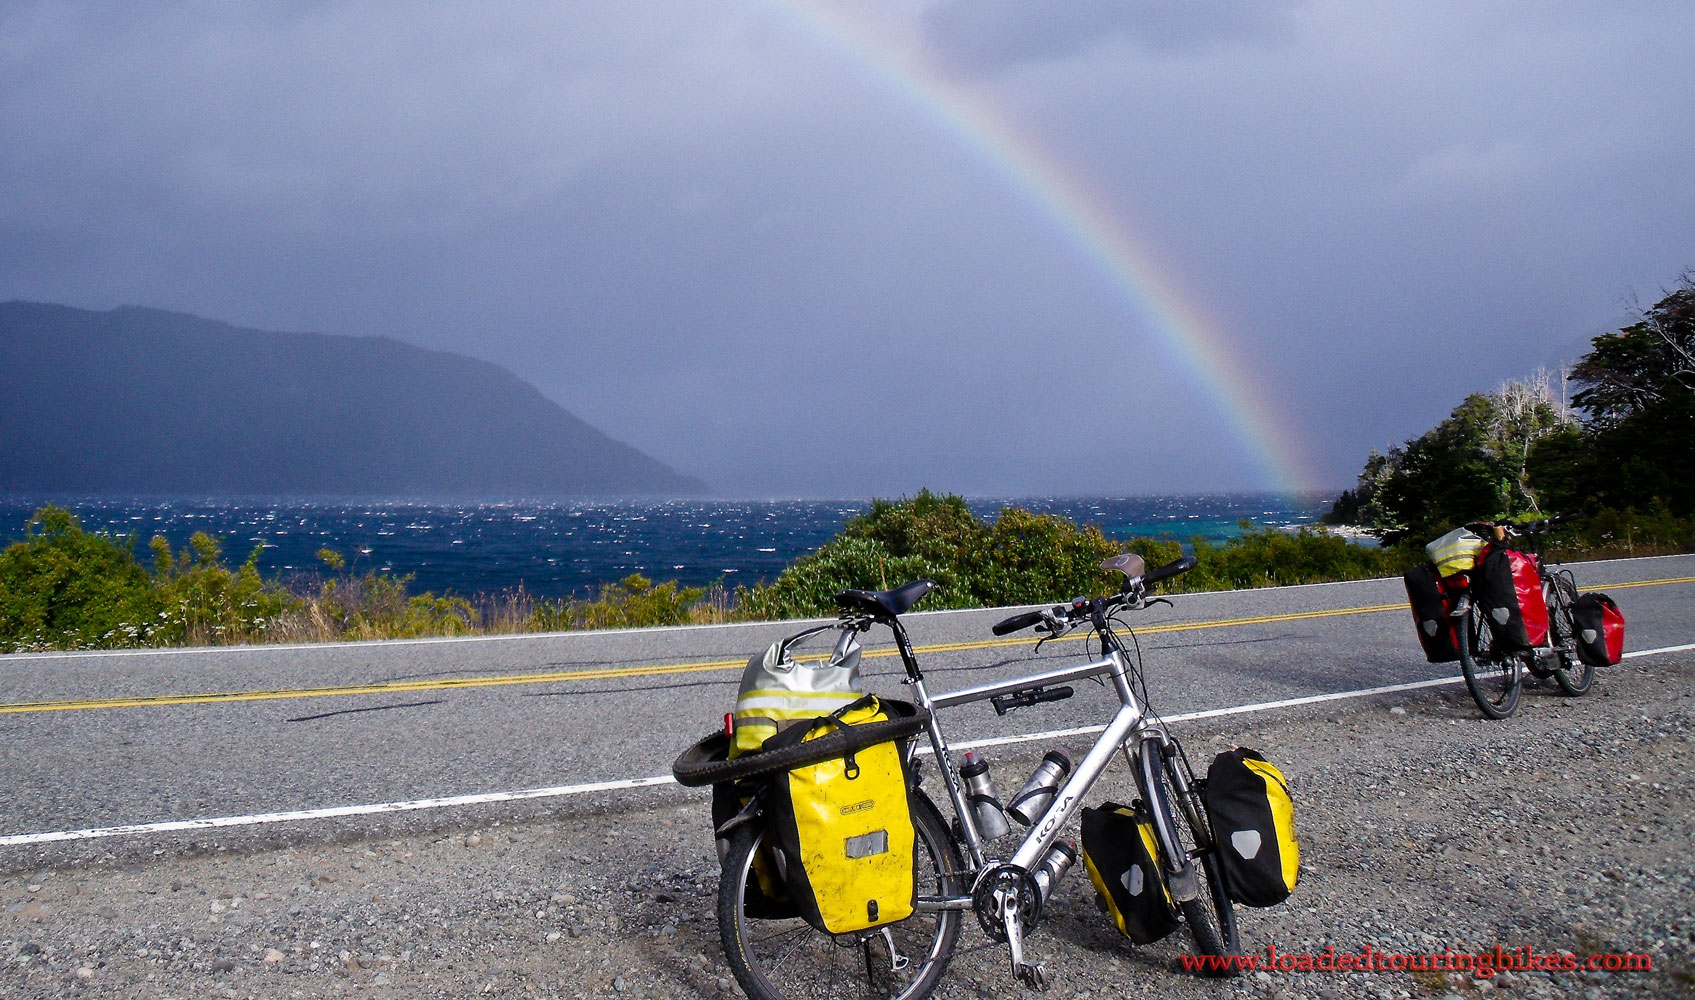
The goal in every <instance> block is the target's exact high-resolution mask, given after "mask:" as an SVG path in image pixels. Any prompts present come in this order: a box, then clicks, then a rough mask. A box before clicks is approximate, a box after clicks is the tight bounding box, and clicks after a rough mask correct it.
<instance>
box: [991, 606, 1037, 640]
mask: <svg viewBox="0 0 1695 1000" xmlns="http://www.w3.org/2000/svg"><path fill="white" fill-rule="evenodd" d="M1045 617H1046V615H1044V614H1043V613H1042V612H1040V611H1026V612H1024V613H1023V614H1021V615H1013V616H1012V617H1011V618H1004V619H1002V620H1001V621H998V622H996V623H995V626H994V628H992V629H990V631H992V632H994V633H995V634H996V635H1006V634H1007V633H1008V632H1017V631H1018V630H1019V629H1026V628H1029V627H1030V626H1032V625H1039V624H1041V622H1042V619H1043V618H1045Z"/></svg>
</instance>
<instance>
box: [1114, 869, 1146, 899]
mask: <svg viewBox="0 0 1695 1000" xmlns="http://www.w3.org/2000/svg"><path fill="white" fill-rule="evenodd" d="M1119 881H1120V882H1123V883H1124V888H1125V889H1126V890H1128V891H1129V893H1130V895H1132V896H1140V895H1141V894H1142V887H1143V886H1145V885H1146V884H1147V882H1146V881H1145V880H1144V879H1143V878H1142V866H1141V865H1131V866H1130V870H1129V871H1127V872H1125V873H1124V874H1123V876H1121V877H1120V878H1119Z"/></svg>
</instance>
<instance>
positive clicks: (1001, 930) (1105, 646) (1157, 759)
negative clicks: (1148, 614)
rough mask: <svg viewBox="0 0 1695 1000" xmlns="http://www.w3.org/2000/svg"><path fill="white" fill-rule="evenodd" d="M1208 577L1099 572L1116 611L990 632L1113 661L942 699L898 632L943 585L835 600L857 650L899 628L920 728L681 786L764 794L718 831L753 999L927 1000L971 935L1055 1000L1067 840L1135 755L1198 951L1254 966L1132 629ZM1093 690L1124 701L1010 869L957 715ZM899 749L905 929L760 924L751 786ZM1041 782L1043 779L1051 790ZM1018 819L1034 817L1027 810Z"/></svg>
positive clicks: (723, 767)
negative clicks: (1049, 944)
mask: <svg viewBox="0 0 1695 1000" xmlns="http://www.w3.org/2000/svg"><path fill="white" fill-rule="evenodd" d="M1195 565H1196V562H1195V560H1194V559H1193V558H1191V557H1185V558H1183V559H1179V560H1177V561H1176V562H1173V563H1170V564H1169V565H1166V566H1161V567H1159V568H1157V569H1154V570H1151V571H1149V570H1147V568H1146V565H1145V563H1144V562H1143V560H1142V558H1141V557H1140V556H1137V555H1132V554H1123V555H1118V556H1114V557H1112V558H1110V559H1108V560H1106V562H1104V563H1103V564H1102V568H1103V569H1105V570H1108V571H1116V572H1117V573H1119V574H1122V576H1123V578H1124V584H1123V587H1122V588H1121V589H1120V590H1119V591H1118V592H1117V593H1115V594H1111V595H1109V596H1105V597H1094V598H1079V599H1077V600H1075V601H1073V602H1071V603H1070V604H1069V605H1061V606H1059V607H1055V608H1053V609H1051V610H1044V611H1032V612H1027V613H1024V614H1019V615H1015V616H1013V617H1011V618H1007V619H1005V620H1004V621H1001V622H1000V623H998V624H996V625H995V626H994V629H993V631H994V633H995V634H996V635H1005V634H1008V633H1011V632H1016V631H1019V630H1022V629H1034V630H1035V631H1036V632H1037V633H1040V635H1041V639H1040V641H1042V642H1045V641H1047V640H1049V639H1053V638H1057V637H1059V636H1063V635H1065V634H1067V633H1070V632H1073V631H1075V630H1080V629H1088V630H1091V631H1092V632H1093V633H1094V635H1095V636H1096V637H1098V640H1099V644H1100V650H1101V655H1100V657H1099V658H1098V659H1093V660H1089V661H1088V662H1084V663H1077V664H1074V665H1071V666H1063V667H1058V668H1056V669H1051V670H1046V671H1043V672H1040V673H1034V674H1030V675H1028V676H1023V677H1015V678H1010V679H1007V680H997V681H993V682H990V683H986V684H980V685H976V686H973V687H967V688H962V689H959V690H954V691H945V692H941V693H934V692H932V691H931V690H930V688H929V685H928V683H927V681H926V679H925V676H924V672H923V670H922V669H921V667H920V665H919V662H918V659H917V657H916V656H915V655H914V652H913V648H912V643H911V641H910V640H909V639H908V637H907V633H906V629H905V627H904V626H903V625H902V623H901V620H900V616H901V615H902V614H904V613H905V612H906V611H908V610H909V609H910V608H911V607H912V606H913V605H914V604H916V603H917V602H918V601H919V600H920V599H921V598H922V597H923V596H924V595H925V594H926V593H928V592H929V591H930V590H931V588H932V587H933V586H934V583H933V582H932V581H929V580H917V581H914V582H912V583H909V584H906V585H905V586H902V587H897V588H895V589H893V590H887V591H859V590H849V591H844V592H842V593H840V594H838V595H836V602H837V604H838V605H839V607H840V608H841V615H840V618H839V620H838V621H837V622H835V623H834V624H832V625H830V626H825V628H827V629H828V628H834V629H840V630H842V632H843V633H844V636H846V635H851V634H853V633H856V632H864V631H866V630H868V629H870V628H871V627H872V626H874V625H881V626H884V627H886V628H888V629H889V631H890V632H892V633H893V635H894V641H895V647H896V649H897V650H898V652H899V654H900V658H901V662H902V664H903V665H904V666H905V673H906V676H905V678H904V681H903V683H905V684H906V685H908V686H909V687H910V688H911V689H912V694H913V701H914V702H915V703H916V708H915V711H913V712H912V714H910V715H904V714H898V713H897V714H892V715H891V717H890V718H889V720H888V721H886V722H875V723H872V724H870V725H865V726H855V727H852V730H850V731H841V732H835V733H832V734H830V735H829V736H827V737H825V738H823V739H817V740H810V741H808V742H805V743H799V744H796V745H793V746H788V747H784V748H782V749H776V750H767V751H766V752H763V753H756V754H752V755H750V756H743V757H738V758H736V759H733V760H727V759H724V758H725V751H726V747H727V742H728V738H727V737H726V736H725V735H723V734H718V735H715V736H713V737H708V738H707V739H706V740H703V741H702V742H700V743H697V744H696V745H695V746H694V747H691V748H690V749H689V750H688V751H686V752H685V753H684V754H683V755H682V756H681V757H679V758H678V760H677V762H676V764H675V766H674V768H673V771H674V774H675V775H676V777H677V779H678V780H679V781H680V782H681V783H683V784H685V785H697V786H698V785H706V784H721V783H734V782H747V783H746V784H744V785H741V786H739V787H743V788H746V789H749V790H750V795H749V797H748V799H747V802H746V805H745V807H744V808H742V809H741V810H740V812H739V813H736V814H735V816H734V817H733V818H731V819H730V820H729V821H728V822H726V823H724V824H722V825H721V826H720V827H719V829H718V836H719V838H720V841H719V843H720V853H721V856H722V860H723V874H722V879H721V883H720V886H719V892H718V924H719V930H720V934H721V936H722V939H723V943H724V950H725V954H726V957H727V959H728V961H729V964H730V968H731V971H732V972H733V973H734V975H735V977H736V980H737V981H738V982H739V983H740V984H741V986H742V988H743V990H745V991H746V993H747V995H748V996H749V997H752V998H755V1000H800V998H830V1000H841V998H845V997H894V998H901V1000H918V998H922V997H925V996H927V995H929V993H930V992H931V991H932V990H934V989H935V988H936V986H937V985H938V983H939V982H940V980H941V978H942V976H943V974H944V973H945V972H946V970H947V965H948V960H949V959H950V958H951V957H952V955H953V953H954V949H955V947H956V945H957V943H958V939H959V934H960V929H961V926H962V925H963V924H964V923H965V922H966V921H967V919H968V918H971V919H974V920H975V922H976V924H977V925H978V926H979V927H980V928H981V930H982V931H983V933H985V934H986V935H988V937H989V938H990V939H991V940H992V941H993V942H996V943H998V944H1000V945H1004V946H1005V948H1006V955H1007V958H1008V961H1009V963H1010V971H1011V973H1012V975H1013V976H1014V977H1015V978H1016V979H1017V980H1018V981H1020V982H1021V983H1023V984H1024V985H1026V986H1028V987H1031V988H1035V989H1046V988H1047V987H1048V985H1049V983H1050V973H1049V972H1048V970H1047V969H1046V967H1045V966H1044V964H1043V963H1042V962H1039V961H1036V960H1034V958H1033V957H1032V951H1033V948H1032V944H1031V935H1032V933H1033V932H1034V931H1036V929H1037V928H1038V927H1039V926H1040V925H1041V923H1042V919H1043V910H1044V906H1045V905H1046V903H1047V901H1048V899H1049V897H1050V895H1051V894H1052V892H1053V891H1054V888H1055V885H1056V884H1057V882H1058V881H1059V879H1060V878H1061V877H1063V876H1064V875H1065V874H1066V872H1067V871H1068V870H1069V869H1070V868H1071V867H1072V865H1071V862H1072V860H1073V859H1075V858H1076V851H1075V849H1074V848H1073V847H1072V846H1071V845H1070V844H1068V843H1065V842H1062V840H1061V837H1062V834H1063V832H1064V831H1065V830H1066V829H1067V828H1068V827H1069V825H1070V823H1071V822H1072V820H1073V819H1074V818H1075V817H1077V815H1078V813H1079V811H1080V809H1081V808H1082V806H1083V803H1084V798H1085V797H1086V796H1087V795H1088V794H1089V792H1090V790H1091V789H1092V788H1093V787H1094V786H1095V783H1096V781H1097V780H1098V779H1099V778H1100V776H1101V774H1102V773H1103V772H1104V771H1105V769H1106V767H1107V765H1108V764H1110V763H1111V762H1112V760H1113V758H1114V757H1116V756H1119V755H1120V754H1122V755H1123V758H1124V759H1125V761H1126V762H1127V763H1128V765H1129V767H1130V771H1131V775H1132V777H1133V779H1134V782H1135V787H1136V792H1137V794H1138V795H1139V796H1140V797H1141V801H1142V802H1143V803H1145V805H1146V810H1147V813H1148V815H1149V816H1150V817H1151V821H1152V822H1151V827H1152V834H1153V840H1154V850H1153V852H1152V853H1153V855H1154V857H1155V858H1156V859H1157V863H1158V866H1159V868H1160V875H1161V876H1162V880H1163V883H1164V886H1165V891H1166V892H1167V894H1168V896H1169V900H1170V903H1171V904H1172V906H1173V907H1174V909H1175V910H1176V911H1177V912H1178V913H1180V914H1181V916H1182V919H1183V921H1184V922H1185V923H1187V924H1188V927H1189V933H1190V936H1191V937H1192V938H1193V941H1194V947H1195V949H1196V951H1197V952H1198V953H1200V954H1204V955H1217V956H1223V955H1233V954H1239V947H1238V943H1237V935H1236V925H1235V917H1234V912H1233V909H1232V905H1231V901H1230V897H1229V895H1228V893H1227V891H1226V888H1225V886H1224V885H1223V884H1222V880H1221V875H1220V867H1219V865H1220V861H1219V855H1218V848H1217V845H1216V843H1215V841H1214V839H1213V837H1212V835H1211V832H1210V827H1209V823H1208V818H1207V812H1206V809H1205V808H1204V805H1203V802H1202V800H1201V796H1200V791H1199V789H1198V788H1197V783H1196V780H1195V776H1194V773H1193V771H1192V770H1191V769H1190V767H1189V763H1188V761H1187V759H1186V758H1185V756H1184V753H1183V750H1182V748H1181V747H1180V746H1179V744H1178V742H1177V740H1176V739H1175V738H1174V737H1173V736H1172V735H1171V734H1170V733H1169V732H1168V731H1167V730H1166V727H1165V725H1164V724H1163V723H1162V722H1161V721H1160V720H1159V719H1158V717H1157V716H1154V715H1152V714H1151V713H1150V711H1149V710H1148V708H1147V688H1146V682H1145V679H1144V676H1143V671H1142V665H1141V656H1140V651H1139V647H1137V646H1136V645H1135V644H1134V635H1133V633H1132V632H1131V630H1130V628H1129V626H1128V625H1127V624H1126V623H1125V622H1124V621H1123V619H1122V618H1120V617H1119V616H1120V615H1122V614H1123V613H1125V612H1131V611H1136V610H1140V609H1142V608H1145V607H1147V606H1148V605H1149V604H1150V603H1151V602H1152V600H1158V601H1161V602H1163V603H1169V602H1167V601H1165V600H1164V599H1163V598H1154V599H1150V597H1149V588H1150V587H1152V586H1153V585H1154V584H1155V583H1157V582H1158V581H1160V580H1164V579H1166V578H1168V577H1172V576H1175V575H1177V574H1179V573H1183V572H1186V571H1187V570H1189V569H1192V568H1193V567H1194V566H1195ZM1124 636H1129V637H1130V640H1131V645H1129V646H1127V645H1126V642H1125V640H1124V638H1123V637H1124ZM1087 679H1094V680H1097V681H1099V682H1101V683H1103V684H1104V685H1107V686H1109V687H1110V689H1111V690H1112V691H1113V692H1115V693H1116V695H1117V699H1118V705H1119V707H1118V708H1117V710H1116V712H1115V713H1114V714H1113V715H1112V717H1111V718H1110V719H1109V720H1107V721H1106V724H1105V729H1104V730H1103V731H1102V732H1101V734H1100V736H1099V738H1098V739H1096V741H1095V743H1094V745H1093V746H1092V747H1091V748H1090V749H1089V751H1088V753H1087V754H1085V755H1084V757H1083V758H1082V760H1080V761H1079V762H1078V763H1077V764H1076V766H1075V768H1072V769H1071V770H1070V773H1069V777H1064V776H1063V774H1055V773H1054V772H1060V771H1061V769H1060V768H1058V767H1053V766H1049V767H1048V768H1047V770H1048V772H1049V773H1050V777H1054V778H1063V783H1060V781H1059V780H1051V781H1049V782H1048V783H1047V787H1048V789H1050V792H1049V794H1047V795H1037V796H1035V797H1034V798H1033V799H1032V800H1030V801H1026V802H1024V803H1023V807H1024V812H1023V814H1022V815H1023V818H1026V819H1028V820H1029V824H1028V829H1027V831H1026V832H1025V833H1024V834H1023V835H1022V838H1021V839H1018V840H1017V842H1016V844H1013V845H1012V846H1011V847H1010V853H1004V852H1005V850H1006V848H1004V847H1003V846H1002V845H1005V844H1008V843H1010V842H1011V841H1012V839H1013V838H1012V837H1010V836H1004V837H1002V838H1000V839H996V838H995V836H994V835H995V834H997V833H1001V834H1004V833H1005V831H1006V829H1007V827H1006V825H1005V824H1004V823H1002V824H1000V828H999V830H995V829H990V830H988V831H987V832H986V831H985V830H984V828H983V823H982V822H980V820H979V810H978V808H977V805H976V804H975V803H974V802H973V792H972V789H971V788H970V787H968V784H967V782H968V780H969V779H970V773H969V772H970V771H971V770H972V768H971V767H970V766H969V765H968V766H967V772H968V774H967V776H966V777H962V776H961V774H960V768H959V764H960V761H957V760H956V759H955V754H954V751H953V749H952V748H950V745H949V741H948V737H947V734H946V730H945V728H944V725H943V715H945V714H949V711H950V710H952V709H956V708H958V707H960V706H964V705H969V704H974V703H978V702H989V703H990V704H991V705H992V706H993V707H994V708H995V710H996V711H997V712H999V713H1003V714H1004V713H1005V712H1006V711H1009V710H1011V709H1012V708H1015V707H1020V706H1027V705H1035V704H1038V703H1042V702H1049V701H1059V700H1061V699H1064V698H1068V697H1070V696H1071V694H1072V691H1071V688H1070V687H1069V685H1070V684H1071V683H1073V682H1076V681H1081V680H1087ZM919 733H923V734H924V735H926V736H927V737H928V742H929V745H930V748H931V750H932V751H933V752H934V755H935V760H936V762H937V764H938V768H937V770H939V771H940V773H941V785H942V788H941V789H940V791H941V795H942V797H943V798H944V799H945V800H946V801H947V803H948V806H949V808H950V811H951V812H952V814H953V820H952V822H949V820H948V819H947V818H945V816H944V814H943V812H942V810H941V809H939V808H938V807H937V805H936V804H935V802H933V801H932V800H931V798H930V797H929V796H928V795H927V794H926V793H925V791H924V790H922V789H921V788H919V787H917V784H918V782H919V781H920V780H921V778H920V772H921V770H922V769H921V768H920V766H919V764H920V762H919V761H918V760H916V759H915V758H914V757H913V754H914V750H915V747H914V745H913V744H914V742H915V739H914V738H915V737H916V736H917V735H918V734H919ZM890 739H902V740H904V747H905V749H904V753H905V754H906V760H907V773H908V775H909V776H910V777H909V778H908V781H909V783H910V784H911V785H912V786H913V787H911V789H910V792H909V800H910V803H911V811H912V825H913V828H914V834H915V844H914V864H915V869H916V876H917V891H916V895H915V902H914V912H913V914H912V915H911V916H910V917H908V918H906V919H904V920H902V921H900V922H898V923H893V924H886V925H883V926H881V927H876V928H874V929H868V930H864V931H859V932H855V933H848V934H831V933H827V932H825V931H823V930H820V929H818V928H817V927H815V926H814V925H813V924H810V923H808V922H806V921H803V920H801V919H798V918H791V919H772V916H773V915H772V914H771V913H769V912H763V911H762V906H761V904H760V902H759V897H760V893H759V891H758V889H757V885H758V879H759V873H758V869H759V867H760V865H761V864H762V862H761V860H760V859H761V858H762V857H768V856H769V852H765V853H762V850H763V849H764V848H766V847H767V845H768V842H769V839H770V838H771V836H772V834H771V832H770V826H769V824H768V823H766V822H764V821H763V818H764V813H765V809H766V805H765V803H764V802H763V801H762V800H763V798H764V796H763V795H762V794H761V793H759V792H758V791H757V790H754V789H757V788H758V787H760V786H758V785H757V783H756V782H749V781H748V779H758V778H760V777H761V776H768V775H771V774H774V773H778V772H781V771H784V770H788V769H792V768H796V767H799V766H802V765H804V764H807V763H811V762H813V761H816V760H818V759H820V758H821V757H822V756H824V755H828V754H834V755H838V756H839V755H841V754H842V753H843V752H844V751H847V750H851V749H852V746H851V745H849V742H847V741H853V742H856V743H857V744H859V745H864V744H866V743H867V742H868V741H880V742H886V741H888V740H890ZM1052 756H1054V755H1050V758H1051V757H1052ZM1042 773H1043V772H1042V771H1041V770H1038V773H1037V776H1036V778H1040V777H1041V776H1042ZM1034 780H1035V779H1033V781H1034ZM765 787H769V786H765ZM1020 797H1022V796H1015V797H1014V798H1015V800H1016V799H1018V798H1020ZM1044 803H1045V804H1044ZM1014 815H1015V816H1016V815H1019V813H1018V811H1017V810H1014ZM992 825H993V824H991V826H992ZM726 841H727V845H726ZM726 846H727V850H726V849H725V848H726Z"/></svg>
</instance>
